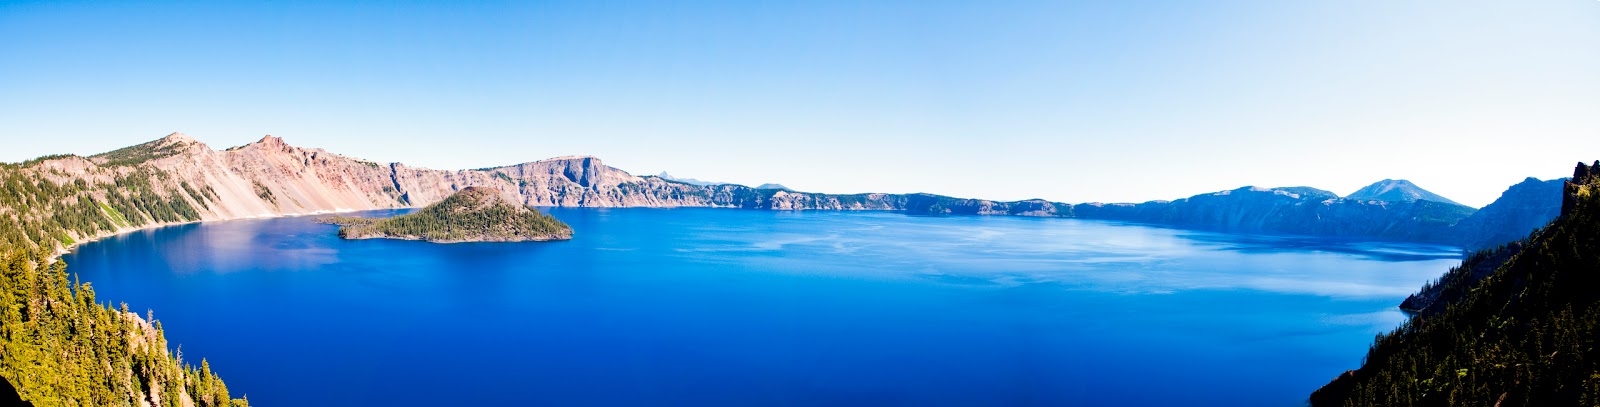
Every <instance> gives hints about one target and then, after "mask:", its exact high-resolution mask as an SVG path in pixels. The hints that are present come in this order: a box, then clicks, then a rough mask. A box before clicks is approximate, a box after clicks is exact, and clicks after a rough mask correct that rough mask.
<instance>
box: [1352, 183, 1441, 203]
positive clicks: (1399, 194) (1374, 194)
mask: <svg viewBox="0 0 1600 407" xmlns="http://www.w3.org/2000/svg"><path fill="white" fill-rule="evenodd" d="M1345 198H1346V199H1356V200H1368V201H1387V202H1413V201H1419V200H1425V201H1434V202H1441V203H1447V204H1451V205H1461V204H1459V203H1456V201H1452V200H1449V199H1446V198H1445V197H1442V196H1439V194H1435V193H1432V192H1428V190H1426V189H1422V187H1419V186H1417V184H1413V183H1411V181H1406V180H1403V179H1386V180H1383V181H1378V182H1375V183H1373V184H1372V185H1368V186H1366V187H1363V188H1361V189H1359V190H1356V192H1352V193H1350V195H1349V196H1346V197H1345Z"/></svg>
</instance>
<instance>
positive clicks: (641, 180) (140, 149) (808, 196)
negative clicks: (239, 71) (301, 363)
mask: <svg viewBox="0 0 1600 407" xmlns="http://www.w3.org/2000/svg"><path fill="white" fill-rule="evenodd" d="M20 171H23V172H24V173H28V174H32V175H36V176H39V177H43V178H45V179H48V180H50V181H52V182H54V183H57V184H62V185H65V184H68V183H73V182H75V181H77V180H83V181H85V183H86V184H87V185H90V186H101V185H109V184H112V183H115V182H117V181H118V180H119V179H124V178H127V177H130V176H135V175H148V176H146V177H145V178H148V179H149V182H150V183H151V184H152V185H151V186H150V187H149V190H150V191H149V192H148V193H150V194H154V195H155V196H157V197H160V198H163V199H168V200H170V201H172V202H171V203H172V204H174V205H177V206H185V205H186V206H188V207H192V208H193V209H194V214H193V216H186V217H175V218H172V219H169V220H165V221H154V222H134V221H128V222H117V223H116V224H117V226H118V227H117V229H118V230H117V231H114V232H110V233H119V232H122V231H127V230H133V229H138V228H142V227H149V226H159V225H163V224H170V223H174V222H176V221H180V220H181V221H197V220H199V221H204V220H224V219H240V218H251V217H264V216H281V215H306V214H318V213H332V212H346V211H359V210H372V209H390V208H409V207H422V206H426V205H429V204H432V203H435V202H439V201H440V200H443V199H445V198H446V197H448V196H450V195H451V194H453V193H455V192H456V191H459V190H461V189H463V188H468V187H486V188H492V189H495V190H500V191H505V192H506V193H507V194H509V196H511V197H512V198H513V199H515V200H517V201H520V202H521V203H522V204H524V205H530V206H564V207H680V206H689V207H724V208H744V209H770V210H897V211H905V212H907V213H910V214H921V215H1012V216H1040V217H1075V218H1087V219H1110V220H1123V221H1133V222H1144V223H1154V224H1163V225H1174V226H1182V227H1191V228H1200V229H1216V230H1225V231H1236V232H1266V233H1295V234H1307V235H1319V236H1342V237H1357V238H1377V239H1389V240H1404V241H1420V242H1434V243H1459V242H1461V241H1462V240H1461V239H1462V238H1461V237H1458V236H1456V234H1457V233H1455V232H1456V231H1455V230H1453V226H1454V225H1455V224H1456V223H1457V222H1460V221H1461V220H1462V219H1464V218H1466V217H1467V216H1468V215H1471V214H1472V213H1474V212H1475V210H1474V209H1472V208H1468V207H1464V206H1460V205H1455V204H1452V203H1448V200H1446V199H1443V198H1442V197H1441V198H1438V199H1439V200H1442V201H1444V202H1437V201H1430V200H1426V199H1415V200H1409V201H1400V202H1395V201H1385V200H1370V199H1349V198H1340V197H1338V196H1337V195H1335V194H1332V193H1329V192H1327V191H1322V190H1316V189H1313V188H1253V187H1247V188H1240V189H1237V190H1232V191H1222V192H1218V193H1213V194H1202V195H1196V196H1194V197H1190V198H1185V199H1179V200H1175V201H1151V202H1145V203H1140V204H1100V203H1088V204H1076V205H1074V204H1065V203H1056V202H1049V201H1044V200H1037V199H1035V200H1024V201H1015V202H1000V201H990V200H982V199H962V198H953V197H947V196H940V195H931V194H850V195H839V194H821V193H808V192H796V191H790V190H786V189H762V188H750V187H746V186H741V185H732V184H717V185H695V184H690V183H687V182H680V181H674V180H671V179H668V178H663V177H656V176H643V177H640V176H634V175H632V174H629V173H628V172H626V171H622V170H620V169H617V168H613V167H610V166H607V165H605V164H604V163H602V162H601V161H600V159H599V158H595V157H588V156H571V157H557V158H551V159H546V160H540V161H534V162H528V163H523V164H517V165H509V166H503V167H492V168H483V169H475V170H456V171H448V170H433V169H425V168H415V167H409V166H406V165H404V164H400V163H390V164H382V163H376V162H371V161H366V160H361V159H357V158H351V157H346V156H342V155H339V154H334V153H330V152H328V151H325V150H322V149H315V148H303V147H295V146H292V145H289V144H286V143H284V141H283V140H282V139H280V138H277V137H272V136H267V137H264V138H262V139H261V140H259V141H257V142H254V143H250V144H247V145H243V146H239V147H234V148H229V149H226V150H223V151H217V150H213V149H211V148H210V147H208V146H206V145H205V144H203V143H201V142H199V141H197V140H195V139H193V138H191V137H189V136H186V135H184V134H181V133H173V134H171V135H168V136H166V137H163V138H161V139H159V140H156V141H152V142H149V143H145V144H140V145H137V146H133V147H129V148H125V149H121V150H117V151H113V152H109V153H105V154H101V155H96V156H91V157H88V158H83V157H77V156H57V157H50V158H47V159H42V160H39V161H36V162H30V163H26V164H23V165H21V166H20ZM90 189H93V188H90ZM1404 189H1406V190H1407V191H1412V190H1415V191H1412V192H1417V191H1420V192H1417V194H1427V195H1428V196H1432V195H1431V193H1426V191H1421V190H1420V188H1410V187H1407V188H1404ZM116 194H129V192H127V191H117V190H115V188H111V189H109V190H94V191H90V192H85V193H80V194H79V195H80V196H79V197H76V198H71V199H74V200H82V199H87V200H90V201H94V202H95V203H97V204H100V203H103V202H105V198H108V197H109V198H115V197H112V196H110V195H116ZM101 206H104V205H103V204H102V205H101ZM124 207H126V208H132V205H131V204H130V205H124ZM16 210H17V209H16V208H6V207H0V220H3V219H5V218H6V215H7V214H8V212H7V211H16ZM132 210H135V211H143V209H132ZM10 215H11V217H12V218H13V219H18V220H21V219H25V218H30V217H32V218H38V219H42V217H43V216H46V215H44V214H17V213H10ZM105 215H106V216H108V217H111V218H117V217H119V216H133V217H138V216H136V215H135V214H120V213H112V211H106V214H105ZM1539 216H1544V215H1543V214H1541V215H1539ZM36 220H37V219H36ZM1523 223H1526V222H1517V223H1515V225H1517V226H1519V227H1520V225H1522V224H1523ZM1491 224H1493V223H1492V222H1491ZM110 233H106V232H94V233H83V232H71V231H69V232H67V233H66V235H67V236H66V239H61V240H63V241H68V240H71V241H85V240H91V239H94V238H97V237H100V236H103V235H106V234H110ZM1474 233H1487V232H1484V231H1474ZM1526 233H1527V231H1526V230H1516V231H1511V232H1509V234H1507V235H1510V236H1521V235H1524V234H1526ZM33 240H38V239H33ZM1478 240H1481V239H1477V237H1476V236H1474V237H1471V239H1468V240H1466V241H1473V242H1477V241H1478ZM1490 243H1491V244H1492V243H1497V242H1490ZM64 246H70V244H66V245H64Z"/></svg>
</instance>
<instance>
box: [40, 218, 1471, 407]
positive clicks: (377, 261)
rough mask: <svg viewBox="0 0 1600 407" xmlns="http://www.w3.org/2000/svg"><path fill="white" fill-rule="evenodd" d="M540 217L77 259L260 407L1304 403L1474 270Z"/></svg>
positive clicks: (1211, 245) (926, 222) (1327, 243)
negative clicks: (483, 225) (451, 233)
mask: <svg viewBox="0 0 1600 407" xmlns="http://www.w3.org/2000/svg"><path fill="white" fill-rule="evenodd" d="M549 211H550V212H551V213H552V214H554V215H555V216H557V217H558V218H560V219H562V220H564V221H566V222H568V223H570V224H571V225H572V226H573V227H574V229H575V230H576V231H577V235H576V238H575V239H574V240H571V241H566V242H551V243H469V244H447V245H445V244H431V243H424V242H414V241H391V240H361V241H345V240H340V239H339V238H338V237H336V236H335V230H336V228H335V227H333V226H328V225H321V224H317V223H314V222H313V221H312V219H310V218H279V219H263V220H242V221H229V222H215V223H205V224H192V225H184V226H175V227H168V228H161V229H154V230H148V231H141V232H135V233H132V234H128V235H123V236H118V237H113V238H109V239H106V240H103V241H100V242H95V243H91V244H87V245H84V246H82V247H80V248H79V249H78V250H77V251H76V252H75V253H72V254H69V255H67V256H65V259H66V261H68V262H69V264H70V265H71V266H70V270H71V271H74V272H76V273H79V274H80V275H81V277H82V279H83V280H84V281H89V282H92V285H93V286H94V287H95V289H96V291H97V293H98V298H99V299H101V300H102V301H108V300H109V301H115V302H126V303H127V304H128V306H129V308H130V309H133V310H140V311H141V312H142V311H143V310H146V309H153V310H155V316H156V318H157V319H158V320H160V321H162V323H163V324H164V326H165V328H166V335H167V338H168V340H169V341H170V342H172V343H173V344H174V345H181V346H182V353H183V356H184V357H185V359H186V360H188V361H190V362H192V363H196V364H198V362H199V361H200V359H201V358H202V357H203V358H206V359H208V360H209V361H210V362H211V365H212V366H213V367H215V368H216V369H217V371H218V372H220V373H221V374H222V376H223V378H224V379H225V380H227V382H228V385H229V389H230V390H231V391H232V392H233V394H235V395H236V396H237V395H238V394H241V393H242V394H247V395H248V396H249V398H250V400H251V402H252V403H254V404H256V405H259V406H344V405H415V406H423V405H489V404H499V405H561V406H639V405H693V406H747V405H763V406H838V405H861V406H883V405H906V406H980V405H1019V406H1025V405H1040V406H1043V405H1084V406H1094V405H1106V406H1112V405H1261V406H1299V405H1302V403H1303V402H1304V400H1305V399H1306V396H1307V395H1308V394H1309V393H1310V392H1311V391H1312V390H1313V389H1316V388H1317V387H1318V386H1320V385H1322V384H1324V383H1326V382H1327V381H1328V380H1331V379H1332V378H1333V377H1334V376H1336V375H1338V374H1339V373H1340V372H1342V371H1344V370H1346V369H1352V368H1355V367H1356V366H1358V364H1359V362H1360V360H1361V357H1362V356H1363V355H1364V354H1365V352H1366V349H1367V345H1368V344H1369V342H1370V341H1371V340H1372V337H1373V335H1374V334H1377V333H1379V332H1382V331H1385V330H1388V329H1390V328H1392V327H1394V326H1395V325H1397V324H1398V323H1399V322H1400V321H1401V320H1402V318H1403V316H1402V315H1401V314H1400V312H1399V311H1397V310H1395V305H1396V304H1397V303H1398V302H1399V301H1400V300H1401V299H1403V298H1404V297H1405V296H1406V294H1408V293H1410V292H1412V291H1415V290H1416V289H1417V288H1418V287H1419V286H1421V285H1422V283H1424V282H1425V281H1428V280H1431V279H1433V278H1435V277H1437V276H1438V275H1439V274H1441V273H1443V272H1444V271H1445V270H1446V269H1448V268H1449V267H1450V266H1452V265H1454V264H1456V263H1457V262H1458V260H1457V259H1458V257H1459V256H1458V252H1457V250H1456V249H1455V248H1450V247H1440V246H1423V245H1406V244H1381V243H1352V242H1343V241H1332V240H1321V239H1308V238H1290V237H1271V236H1245V235H1229V234H1219V233H1209V232H1197V231H1186V230H1174V229H1164V228H1155V227H1146V226H1137V225H1128V224H1120V223H1111V222H1100V221H1084V220H1072V219H1033V218H1015V217H976V216H974V217H959V216H958V217H944V218H931V217H916V216H906V215H902V214H897V213H886V212H771V211H749V210H731V209H565V208H556V209H551V210H549ZM387 214H389V212H373V213H367V215H387Z"/></svg>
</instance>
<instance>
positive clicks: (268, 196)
mask: <svg viewBox="0 0 1600 407" xmlns="http://www.w3.org/2000/svg"><path fill="white" fill-rule="evenodd" d="M251 183H252V184H253V185H255V189H256V196H258V197H261V200H263V201H267V202H270V203H272V204H273V205H277V204H278V197H275V196H273V195H272V190H271V189H268V188H267V186H266V185H261V182H260V181H251Z"/></svg>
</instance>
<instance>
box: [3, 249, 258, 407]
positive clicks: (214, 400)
mask: <svg viewBox="0 0 1600 407" xmlns="http://www.w3.org/2000/svg"><path fill="white" fill-rule="evenodd" d="M43 259H44V257H43V253H38V252H30V251H24V250H15V249H4V250H0V376H4V378H5V379H6V380H8V381H10V382H11V383H13V384H15V385H16V387H17V392H18V394H20V395H21V396H22V398H23V399H24V400H28V401H31V402H32V403H33V404H34V405H36V406H127V405H139V404H140V401H141V400H145V401H149V400H150V393H159V394H157V396H158V397H159V398H160V403H159V404H157V405H162V406H178V405H179V397H178V395H179V389H183V391H185V392H187V394H188V395H190V396H191V397H192V398H193V399H194V401H195V405H197V406H200V407H214V406H245V405H248V403H247V402H246V401H245V400H244V399H233V398H231V397H230V395H229V393H228V388H227V386H226V385H224V384H223V382H222V379H220V378H218V377H217V375H216V373H214V372H212V371H211V367H210V364H209V363H206V362H205V361H204V360H202V361H201V364H200V367H199V368H196V367H193V366H189V365H187V364H185V363H183V361H181V360H178V359H177V358H175V357H172V356H171V353H169V351H168V349H167V343H166V341H165V339H163V338H162V333H161V328H160V327H161V325H160V323H159V322H152V323H151V325H145V324H143V323H140V321H139V320H138V319H137V317H136V316H135V315H134V314H131V313H128V312H127V310H126V307H127V306H126V305H123V306H122V307H121V308H120V309H113V308H111V307H110V306H108V305H102V304H99V303H96V302H95V294H94V289H93V288H90V286H89V284H88V283H83V284H76V283H71V282H69V281H68V279H67V272H66V265H65V264H64V263H62V262H59V261H57V262H53V263H49V264H48V265H45V264H46V263H45V262H44V260H43ZM157 390H159V391H157Z"/></svg>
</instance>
